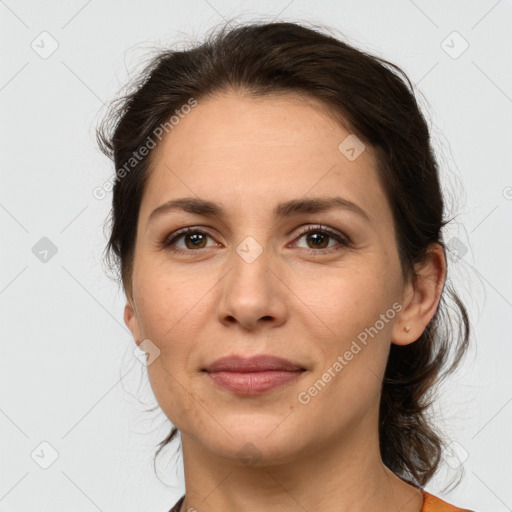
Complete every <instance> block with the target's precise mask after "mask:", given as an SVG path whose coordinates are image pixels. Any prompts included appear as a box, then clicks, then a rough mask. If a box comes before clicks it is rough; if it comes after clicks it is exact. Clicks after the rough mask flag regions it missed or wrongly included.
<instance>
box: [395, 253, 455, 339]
mask: <svg viewBox="0 0 512 512" xmlns="http://www.w3.org/2000/svg"><path fill="white" fill-rule="evenodd" d="M414 270H415V273H416V277H415V279H414V282H409V283H407V285H406V287H405V290H404V294H403V300H402V303H401V304H402V308H403V309H402V310H401V311H400V314H399V316H398V318H397V321H396V322H395V325H394V326H393V330H392V332H391V343H394V344H395V345H409V344H410V343H413V342H414V341H416V340H417V339H418V338H419V337H420V336H421V335H422V334H423V331H424V330H425V327H426V326H427V325H428V323H429V322H430V320H431V319H432V317H433V316H434V314H435V312H436V310H437V306H438V304H439V301H440V300H441V294H442V292H443V287H444V283H445V279H446V255H445V252H444V249H443V247H442V246H441V245H440V244H438V243H434V244H431V245H430V247H429V248H428V249H427V255H426V257H425V261H424V262H422V263H421V264H417V265H415V267H414ZM404 327H409V330H408V332H406V331H405V330H404Z"/></svg>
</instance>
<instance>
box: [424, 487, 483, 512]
mask: <svg viewBox="0 0 512 512" xmlns="http://www.w3.org/2000/svg"><path fill="white" fill-rule="evenodd" d="M422 492H423V507H422V508H421V512H474V511H472V510H469V509H467V508H460V507H456V506H455V505H450V503H447V502H446V501H443V500H442V499H441V498H438V497H437V496H434V495H433V494H430V493H428V492H426V491H422Z"/></svg>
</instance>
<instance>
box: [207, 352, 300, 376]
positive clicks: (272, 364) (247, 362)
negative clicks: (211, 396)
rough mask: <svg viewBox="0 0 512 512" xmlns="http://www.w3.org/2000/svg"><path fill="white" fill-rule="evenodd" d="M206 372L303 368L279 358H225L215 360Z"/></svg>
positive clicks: (293, 369) (266, 356)
mask: <svg viewBox="0 0 512 512" xmlns="http://www.w3.org/2000/svg"><path fill="white" fill-rule="evenodd" d="M205 370H206V371H207V372H219V371H227V372H262V371H275V370H281V371H296V370H305V368H303V367H301V366H299V365H297V364H295V363H292V362H291V361H288V360H286V359H283V358H281V357H275V356H270V355H262V356H254V357H248V358H245V357H242V356H227V357H222V358H220V359H217V360H216V361H215V362H214V363H212V364H211V365H209V366H208V367H206V368H205Z"/></svg>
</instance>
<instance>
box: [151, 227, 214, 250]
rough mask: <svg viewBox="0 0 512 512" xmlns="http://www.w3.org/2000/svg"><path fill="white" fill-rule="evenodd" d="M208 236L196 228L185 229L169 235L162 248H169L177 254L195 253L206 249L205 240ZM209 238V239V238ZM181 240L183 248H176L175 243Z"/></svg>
mask: <svg viewBox="0 0 512 512" xmlns="http://www.w3.org/2000/svg"><path fill="white" fill-rule="evenodd" d="M208 237H210V235H209V234H208V233H206V232H204V231H201V230H198V229H196V228H185V229H182V230H181V231H178V232H177V233H173V234H171V235H170V236H169V237H167V238H166V239H165V240H164V241H163V242H162V244H161V245H162V247H163V248H169V249H172V250H174V251H177V252H187V251H195V250H197V249H204V248H206V240H207V238H208ZM210 238H211V237H210ZM180 239H183V241H184V243H185V247H178V246H176V243H177V241H178V240H180Z"/></svg>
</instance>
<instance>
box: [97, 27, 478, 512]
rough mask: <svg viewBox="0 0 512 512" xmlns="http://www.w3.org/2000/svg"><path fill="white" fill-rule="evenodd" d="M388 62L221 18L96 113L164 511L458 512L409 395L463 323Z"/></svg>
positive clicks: (436, 201)
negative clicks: (438, 493) (169, 502)
mask: <svg viewBox="0 0 512 512" xmlns="http://www.w3.org/2000/svg"><path fill="white" fill-rule="evenodd" d="M400 74H402V75H403V76H404V78H405V79H407V77H406V75H405V74H404V73H403V72H402V71H401V70H400V69H399V68H398V67H396V66H394V65H393V64H390V63H389V62H387V61H384V60H382V59H379V58H377V57H374V56H371V55H368V54H365V53H363V52H361V51H360V50H357V49H355V48H353V47H351V46H350V45H348V44H346V43H344V42H342V41H340V40H337V39H336V38H334V37H332V36H330V35H327V34H323V33H321V32H320V31H319V30H315V29H313V28H308V27H306V26H302V25H300V24H296V23H259V24H258V23H256V24H251V25H245V26H241V27H238V28H234V29H228V28H227V26H225V27H222V28H221V30H220V31H218V32H217V33H214V34H213V35H211V36H210V37H209V38H208V40H207V41H205V43H204V44H202V45H200V46H197V47H194V48H191V49H189V50H186V51H185V50H183V51H163V52H162V53H160V54H159V55H158V56H157V57H155V59H154V60H153V61H152V62H151V63H150V65H149V66H148V67H147V68H146V69H145V70H144V72H143V73H142V74H141V76H140V79H139V80H138V81H137V82H136V83H135V84H134V89H133V90H132V91H131V92H130V93H129V94H128V95H126V96H125V97H123V98H121V99H120V100H119V101H118V102H117V104H116V105H117V106H116V107H115V108H114V109H113V110H112V111H111V112H110V114H109V115H108V116H107V118H106V119H105V121H104V124H103V125H102V126H101V127H100V129H99V132H98V138H99V142H100V145H101V147H102V149H103V151H104V152H105V153H106V154H107V155H108V156H109V157H111V158H112V159H113V161H114V164H115V167H116V169H117V171H116V174H117V176H116V179H115V185H114V191H113V209H112V212H111V213H112V218H111V220H112V225H111V227H112V230H111V235H110V240H109V242H108V246H107V256H109V257H111V258H113V259H111V262H113V263H114V265H118V268H119V274H120V276H119V277H120V278H121V280H122V283H123V287H124V290H125V293H126V297H127V304H126V307H125V314H124V320H125V322H126V325H127V326H128V327H129V329H130V331H131V333H132V335H133V338H134V340H135V342H136V344H137V345H138V346H139V347H140V348H141V349H142V350H144V352H145V353H146V359H147V369H148V375H149V379H150V382H151V386H152V389H153V392H154V394H155V396H156V398H157V400H158V403H159V405H160V407H161V408H162V410H163V412H164V413H165V414H166V416H167V417H168V418H169V420H170V421H171V422H172V424H173V425H174V426H175V427H174V428H173V429H172V431H171V433H170V435H169V436H168V437H167V438H166V439H165V440H164V441H163V442H162V443H161V444H160V449H159V451H160V450H161V449H162V448H163V446H165V445H166V444H168V443H169V442H170V441H171V440H172V439H174V438H175V437H176V436H177V434H178V433H179V434H180V436H181V444H182V450H183V462H184V470H185V487H186V494H185V495H184V496H183V497H182V498H181V499H180V500H179V501H178V503H176V504H175V506H174V507H173V508H172V511H193V510H197V511H199V512H230V511H240V510H246V511H253V510H254V511H256V510H279V511H284V512H287V511H297V510H308V511H314V510H329V511H340V512H345V511H348V510H350V511H355V510H365V511H366V512H368V511H379V512H382V511H397V512H398V511H400V512H419V511H424V512H426V511H434V510H443V511H457V510H462V509H460V508H457V507H455V506H454V505H451V504H448V503H446V502H444V501H442V500H441V499H439V498H437V497H435V496H433V495H431V494H429V493H427V492H426V491H425V489H424V485H425V484H426V483H427V482H428V481H429V480H430V479H431V478H432V476H433V475H434V473H435V471H436V469H437V468H438V466H439V464H440V459H441V455H442V448H443V439H442V437H440V435H439V434H438V433H437V432H438V431H437V430H436V428H435V427H434V425H433V424H432V423H431V419H430V418H429V417H428V416H427V408H428V405H429V400H428V397H429V396H430V392H431V391H432V389H433V386H434V385H435V384H436V383H437V382H438V381H439V379H440V378H441V377H442V376H445V375H447V374H448V373H449V372H450V371H452V370H453V369H454V368H455V366H456V365H457V363H458V362H459V361H460V360H461V358H462V356H463V354H464V353H465V350H466V348H467V343H468V337H469V322H468V318H467V313H466V309H465V308H464V306H463V304H462V303H461V302H460V300H459V298H458V296H457V295H456V294H455V293H454V292H452V291H451V290H448V289H447V287H446V286H445V284H446V276H447V260H446V252H445V246H444V243H443V239H442V228H443V226H444V225H445V224H446V223H447V222H448V221H447V220H445V219H444V217H443V214H444V210H443V198H442V193H441V189H440V184H439V176H438V166H437V163H436V161H435V158H434V154H433V150H432V148H431V146H430V142H429V131H428V127H427V124H426V122H425V120H424V118H423V116H422V114H421V112H420V109H419V108H418V105H417V103H416V100H415V97H414V93H413V89H412V86H411V84H410V82H409V81H408V79H407V83H408V84H409V87H408V86H407V85H406V82H405V80H403V79H402V78H401V77H400ZM448 292H450V294H451V296H452V298H453V299H454V301H455V304H456V308H457V309H456V311H457V312H458V313H459V320H458V323H459V324H460V327H461V332H460V334H459V335H458V336H456V335H455V334H454V333H453V332H451V331H450V330H448V329H444V330H443V326H445V325H446V324H445V323H444V322H443V320H444V315H445V296H446V293H448ZM450 349H453V351H454V356H455V357H454V360H453V361H452V362H451V364H449V354H450ZM157 453H158V452H157Z"/></svg>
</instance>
